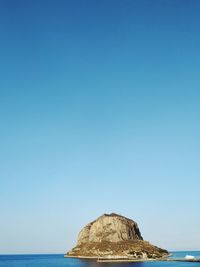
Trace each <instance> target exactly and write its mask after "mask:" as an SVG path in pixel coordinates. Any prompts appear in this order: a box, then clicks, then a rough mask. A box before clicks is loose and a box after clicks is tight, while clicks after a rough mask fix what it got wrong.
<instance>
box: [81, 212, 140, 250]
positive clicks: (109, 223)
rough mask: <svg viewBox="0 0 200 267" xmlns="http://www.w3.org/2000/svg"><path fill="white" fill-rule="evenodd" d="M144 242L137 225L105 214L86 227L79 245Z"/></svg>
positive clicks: (128, 220)
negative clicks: (131, 241)
mask: <svg viewBox="0 0 200 267" xmlns="http://www.w3.org/2000/svg"><path fill="white" fill-rule="evenodd" d="M136 239H139V240H143V238H142V236H141V234H140V230H139V228H138V226H137V223H136V222H134V221H132V220H130V219H128V218H125V217H123V216H120V215H118V214H114V213H112V214H104V215H102V216H101V217H99V218H98V219H97V220H95V221H94V222H91V223H89V224H88V225H86V226H85V227H84V228H83V229H82V230H81V232H80V233H79V235H78V242H77V245H81V244H83V243H88V242H104V241H107V242H120V241H129V240H136Z"/></svg>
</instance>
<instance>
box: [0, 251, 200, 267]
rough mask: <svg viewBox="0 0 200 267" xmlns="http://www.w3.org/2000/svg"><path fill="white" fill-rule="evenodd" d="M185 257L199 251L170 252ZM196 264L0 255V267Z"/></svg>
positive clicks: (192, 265)
mask: <svg viewBox="0 0 200 267" xmlns="http://www.w3.org/2000/svg"><path fill="white" fill-rule="evenodd" d="M185 255H193V256H196V257H200V251H182V252H172V257H176V258H183V257H185ZM197 265H198V266H200V263H198V262H196V263H194V262H135V263H97V262H96V261H95V260H80V259H73V258H64V256H63V255H62V254H59V255H58V254H51V255H46V254H45V255H0V267H161V266H163V267H196V266H197Z"/></svg>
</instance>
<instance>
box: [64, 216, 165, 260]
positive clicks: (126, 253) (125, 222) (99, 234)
mask: <svg viewBox="0 0 200 267" xmlns="http://www.w3.org/2000/svg"><path fill="white" fill-rule="evenodd" d="M167 254H168V252H167V251H166V250H163V249H160V248H158V247H155V246H153V245H151V244H150V243H149V242H147V241H143V238H142V236H141V233H140V230H139V228H138V225H137V223H136V222H134V221H133V220H131V219H128V218H126V217H124V216H121V215H118V214H115V213H111V214H104V215H102V216H101V217H99V218H98V219H96V220H95V221H93V222H91V223H89V224H87V225H86V226H85V227H84V228H83V229H82V230H81V231H80V233H79V235H78V241H77V245H76V247H75V248H73V249H72V250H71V251H69V252H68V253H67V255H68V256H74V257H96V258H98V257H111V258H116V257H123V258H124V257H126V258H135V259H140V258H160V257H162V256H165V255H167Z"/></svg>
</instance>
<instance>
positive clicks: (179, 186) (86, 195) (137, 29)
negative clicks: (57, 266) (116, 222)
mask: <svg viewBox="0 0 200 267" xmlns="http://www.w3.org/2000/svg"><path fill="white" fill-rule="evenodd" d="M199 14H200V1H192V2H189V1H185V0H168V1H167V0H166V1H158V0H154V1H149V0H135V1H131V0H123V1H122V0H121V1H120V0H101V1H96V0H95V1H92V0H86V1H81V0H75V1H68V0H67V1H64V0H58V1H55V0H50V1H44V0H42V1H39V0H35V1H32V0H31V1H25V0H19V1H14V0H7V1H5V0H2V1H0V36H1V42H0V58H1V61H0V62H1V63H0V68H1V79H0V114H1V116H0V125H1V131H0V162H1V167H0V208H1V209H0V210H1V219H0V240H1V242H0V254H5V253H8V254H13V253H44V252H46V253H64V252H66V251H67V250H69V249H70V248H71V247H72V246H74V245H75V242H76V238H77V234H78V232H79V231H80V230H81V228H82V227H83V226H85V225H86V224H87V223H88V222H90V221H92V220H94V219H96V218H97V217H99V216H100V215H101V214H103V213H110V212H116V213H119V214H122V215H124V216H126V217H129V218H131V219H133V220H135V221H136V222H137V223H138V225H139V227H140V230H141V233H142V236H143V237H144V239H145V240H148V241H150V242H151V243H152V244H155V245H157V246H160V247H162V248H166V249H168V250H171V251H173V250H200V246H199V240H200V233H199V225H200V215H199V209H198V203H199V202H200V195H199V187H200V175H199V174H200V168H199V162H200V138H199V136H200V123H199V118H200V104H199V103H200V88H199V87H200V80H199V67H200V53H199V47H200V34H199V29H200V17H199Z"/></svg>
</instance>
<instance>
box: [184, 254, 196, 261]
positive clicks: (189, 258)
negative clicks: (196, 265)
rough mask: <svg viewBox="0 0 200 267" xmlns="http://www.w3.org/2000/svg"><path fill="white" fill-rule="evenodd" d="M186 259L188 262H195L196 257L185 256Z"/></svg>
mask: <svg viewBox="0 0 200 267" xmlns="http://www.w3.org/2000/svg"><path fill="white" fill-rule="evenodd" d="M185 259H186V260H194V259H195V257H194V256H191V255H186V256H185Z"/></svg>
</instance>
